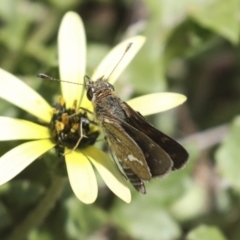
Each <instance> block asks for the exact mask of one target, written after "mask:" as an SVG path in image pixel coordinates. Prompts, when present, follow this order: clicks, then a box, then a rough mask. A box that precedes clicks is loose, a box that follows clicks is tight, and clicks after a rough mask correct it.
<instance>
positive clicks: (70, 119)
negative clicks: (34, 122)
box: [50, 97, 99, 156]
mask: <svg viewBox="0 0 240 240" xmlns="http://www.w3.org/2000/svg"><path fill="white" fill-rule="evenodd" d="M88 114H89V113H88V112H87V111H86V110H83V109H81V108H77V106H76V101H75V102H74V103H73V106H72V108H68V109H67V108H66V104H65V101H64V99H63V98H62V97H59V99H58V102H57V103H56V104H55V105H54V108H53V116H52V119H51V122H50V131H51V135H52V138H53V140H54V141H55V142H56V143H57V145H56V149H57V151H58V154H59V155H60V156H62V155H63V154H64V149H65V147H68V148H70V149H73V150H74V149H76V148H85V147H87V146H89V145H93V144H94V143H95V142H96V140H97V138H98V136H99V130H98V127H97V125H96V124H95V123H94V122H93V121H92V120H90V118H89V116H88ZM89 115H90V114H89Z"/></svg>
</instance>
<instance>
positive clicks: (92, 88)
mask: <svg viewBox="0 0 240 240" xmlns="http://www.w3.org/2000/svg"><path fill="white" fill-rule="evenodd" d="M87 96H88V99H89V100H90V101H91V102H92V104H93V108H94V113H95V116H96V120H97V121H99V122H101V121H102V120H103V118H105V117H111V116H115V117H117V118H120V119H124V118H125V117H126V114H125V112H124V110H123V109H122V107H121V103H122V100H121V99H119V98H118V97H117V96H116V94H115V92H114V87H113V85H111V84H110V83H109V82H108V81H107V80H106V79H103V78H99V79H98V80H96V81H92V80H89V81H88V83H87Z"/></svg>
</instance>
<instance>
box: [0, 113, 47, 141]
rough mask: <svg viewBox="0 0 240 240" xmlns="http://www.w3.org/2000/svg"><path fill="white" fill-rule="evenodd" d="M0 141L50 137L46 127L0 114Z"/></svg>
mask: <svg viewBox="0 0 240 240" xmlns="http://www.w3.org/2000/svg"><path fill="white" fill-rule="evenodd" d="M0 133H1V134H0V141H6V140H23V139H46V138H50V132H49V129H48V128H47V127H43V126H41V125H38V124H35V123H32V122H29V121H25V120H21V119H14V118H9V117H1V116H0Z"/></svg>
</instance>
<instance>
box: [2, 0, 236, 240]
mask: <svg viewBox="0 0 240 240" xmlns="http://www.w3.org/2000/svg"><path fill="white" fill-rule="evenodd" d="M69 10H72V11H76V12H77V13H78V14H79V15H80V16H81V17H82V19H83V22H84V25H85V28H86V33H87V39H88V45H87V47H88V53H87V74H88V75H91V73H92V71H93V69H94V68H95V67H96V66H97V65H98V63H99V62H100V60H101V59H102V58H103V57H104V55H105V54H106V53H107V52H108V51H109V50H110V49H111V48H112V47H113V46H114V45H115V44H117V43H118V42H119V41H121V40H123V39H125V38H127V37H130V36H133V35H136V34H142V35H145V36H146V37H147V42H146V44H145V45H144V47H143V48H142V50H141V51H140V52H139V54H138V55H137V56H136V57H135V59H134V60H133V62H132V63H131V64H130V65H129V67H128V68H127V69H126V70H125V71H124V73H123V74H122V75H121V77H120V78H119V81H118V82H117V83H116V86H115V89H116V90H117V92H118V94H119V96H120V97H121V98H122V99H129V98H131V97H134V96H140V95H142V94H147V93H151V92H159V91H171V92H178V93H183V94H185V95H186V96H187V97H188V101H187V102H186V103H185V104H184V105H182V106H180V107H178V108H176V109H173V110H171V111H167V112H164V113H160V114H157V115H154V116H150V117H149V118H148V119H149V120H150V121H151V122H152V123H153V124H154V125H155V126H157V127H158V128H159V129H160V130H161V131H163V132H165V133H167V134H168V135H170V136H172V137H174V138H175V139H178V140H180V141H181V143H182V144H184V146H185V147H186V148H187V150H188V151H189V154H190V159H189V163H188V164H187V166H186V167H185V168H184V169H183V170H180V171H177V172H173V173H171V174H169V176H168V177H166V178H164V179H157V180H153V181H152V182H151V183H147V184H146V186H147V195H145V196H143V195H140V194H138V193H137V192H135V190H133V189H132V194H133V199H132V202H131V203H130V204H125V203H124V202H123V201H121V200H120V199H118V198H117V197H116V196H115V195H113V194H112V193H111V192H110V190H109V189H108V188H107V187H106V186H105V185H104V183H102V182H101V180H100V179H99V185H100V186H99V188H100V189H99V196H98V199H97V201H96V202H95V203H94V204H92V205H84V204H83V203H81V202H80V201H79V200H78V199H77V198H76V197H75V195H74V194H73V192H72V190H71V188H70V185H69V183H68V181H67V182H66V184H65V185H62V182H61V181H60V182H61V184H59V192H57V193H55V192H53V191H52V187H53V186H52V184H51V179H52V175H53V173H52V172H51V169H49V167H48V163H49V157H50V155H49V154H46V155H44V156H42V157H41V159H39V160H38V161H35V162H34V163H33V164H31V165H30V166H29V167H28V168H26V169H25V170H24V171H23V172H22V173H21V174H19V175H18V176H17V177H16V178H14V179H13V180H12V181H10V182H9V183H7V184H5V185H2V186H0V239H17V240H20V239H29V240H40V239H41V240H42V239H44V240H52V239H58V240H75V239H87V240H111V239H114V240H115V239H116V240H122V239H123V240H125V239H126V240H174V239H179V240H181V239H187V240H202V239H213V240H223V239H232V240H238V239H239V238H240V174H239V172H240V147H239V144H240V117H239V116H238V115H239V112H240V72H239V51H240V49H239V44H238V39H239V23H240V1H239V0H228V1H226V0H202V1H200V0H182V1H174V0H134V1H130V0H118V1H114V0H108V1H107V0H105V1H104V0H102V1H87V0H86V1H83V0H82V1H80V0H79V1H78V0H68V1H64V0H44V1H40V0H38V1H37V0H35V1H33V0H32V1H30V0H18V1H16V0H1V1H0V67H1V68H3V69H5V70H7V71H9V72H11V73H13V74H14V75H16V76H18V77H19V78H21V79H22V80H23V81H24V82H26V83H27V84H28V85H30V86H31V87H32V88H34V89H35V90H36V91H38V92H39V93H40V94H41V95H43V96H44V97H45V98H46V99H47V100H48V102H49V103H53V102H54V101H56V96H58V95H59V94H60V89H59V86H58V84H55V83H52V82H51V83H50V82H48V81H43V80H41V79H37V78H36V75H37V74H38V73H40V72H43V73H47V74H49V75H51V76H53V77H59V75H58V64H57V32H58V27H59V24H60V21H61V19H62V17H63V15H64V14H65V13H66V12H67V11H69ZM6 91H11V89H6ZM0 114H1V115H3V116H10V117H18V118H23V119H28V120H29V119H30V120H32V119H33V117H32V116H30V115H28V114H27V113H26V112H23V111H22V110H20V109H19V108H16V107H15V106H13V105H12V104H10V103H8V102H6V101H3V100H0ZM0 134H1V133H0ZM17 144H19V141H18V142H16V141H15V142H13V141H11V142H6V143H5V142H4V143H3V142H1V143H0V155H2V154H4V153H5V152H7V150H9V149H11V148H13V147H14V146H16V145H17ZM47 159H48V160H47ZM57 159H58V158H57V156H56V157H54V156H53V155H51V161H53V160H54V161H57ZM46 201H50V202H51V204H50V205H51V206H50V207H49V209H48V210H47V214H45V215H46V216H45V215H44V214H41V207H43V206H44V204H45V203H46ZM46 205H49V204H46ZM29 216H34V217H33V220H32V221H29V219H28V218H29ZM26 219H28V221H26Z"/></svg>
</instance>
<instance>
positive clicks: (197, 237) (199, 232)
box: [187, 225, 226, 240]
mask: <svg viewBox="0 0 240 240" xmlns="http://www.w3.org/2000/svg"><path fill="white" fill-rule="evenodd" d="M203 239H214V240H226V238H225V237H224V236H223V234H222V233H221V231H220V230H219V229H218V228H217V227H210V226H205V225H202V226H199V227H197V228H195V229H194V230H192V231H191V232H190V233H189V234H188V235H187V240H203Z"/></svg>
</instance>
